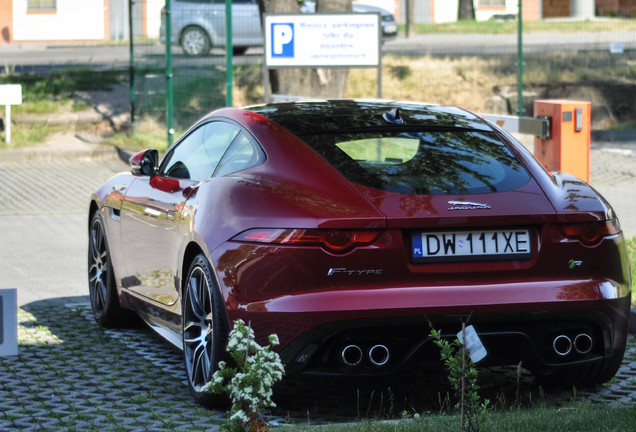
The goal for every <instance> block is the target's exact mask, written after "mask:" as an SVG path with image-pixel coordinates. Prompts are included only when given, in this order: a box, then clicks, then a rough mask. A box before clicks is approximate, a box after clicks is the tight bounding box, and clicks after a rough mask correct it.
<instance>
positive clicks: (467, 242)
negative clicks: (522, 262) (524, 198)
mask: <svg viewBox="0 0 636 432" xmlns="http://www.w3.org/2000/svg"><path fill="white" fill-rule="evenodd" d="M531 256H532V250H531V247H530V232H529V230H527V229H516V230H483V231H430V232H416V233H413V234H412V236H411V257H412V259H413V261H414V262H427V261H472V260H475V261H477V260H481V261H483V260H505V259H528V258H530V257H531Z"/></svg>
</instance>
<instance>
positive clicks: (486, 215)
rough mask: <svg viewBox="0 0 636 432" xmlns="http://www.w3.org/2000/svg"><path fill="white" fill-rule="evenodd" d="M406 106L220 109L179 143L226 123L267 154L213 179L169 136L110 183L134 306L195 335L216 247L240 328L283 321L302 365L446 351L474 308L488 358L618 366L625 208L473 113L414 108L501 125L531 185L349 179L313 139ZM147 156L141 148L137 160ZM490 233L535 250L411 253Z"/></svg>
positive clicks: (119, 251)
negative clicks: (186, 324) (173, 173)
mask: <svg viewBox="0 0 636 432" xmlns="http://www.w3.org/2000/svg"><path fill="white" fill-rule="evenodd" d="M394 107H395V104H391V103H383V102H382V103H381V102H376V103H367V102H365V103H362V102H360V103H357V102H351V101H341V102H334V103H333V104H331V105H330V104H329V103H315V104H309V103H308V104H281V105H268V106H263V107H255V108H253V109H235V108H227V109H222V110H219V111H216V112H214V113H211V114H210V115H209V116H207V117H205V118H204V119H202V120H201V121H200V123H198V124H197V125H195V126H194V127H193V128H192V129H191V130H190V131H189V132H188V133H187V134H186V136H185V137H184V138H182V139H181V140H180V141H178V142H177V143H176V144H175V146H176V147H178V146H180V145H183V146H185V145H186V144H187V140H188V136H194V135H193V134H194V133H195V132H196V130H197V128H199V127H200V128H203V127H205V125H207V124H210V123H214V122H223V123H224V124H229V125H231V126H232V127H233V128H236V130H237V131H239V132H237V135H233V136H237V137H239V138H240V137H246V139H245V142H248V141H249V142H252V143H253V145H254V146H256V147H255V148H258V149H259V151H262V154H263V155H264V157H263V158H261V159H258V160H259V162H258V163H255V164H252V165H249V164H248V165H246V166H245V167H244V168H243V169H240V170H238V171H236V172H233V173H231V174H227V175H223V176H214V175H213V176H212V178H208V179H203V180H196V181H195V180H189V179H184V178H173V177H170V176H167V175H165V174H162V173H163V172H164V171H163V170H164V169H165V167H164V166H163V165H164V164H165V163H166V160H169V155H170V152H171V151H172V150H170V151H169V152H168V155H167V156H164V158H163V159H162V160H161V161H159V162H158V165H159V166H158V167H156V171H152V173H151V174H149V175H142V174H141V173H140V172H139V171H138V170H137V171H136V172H137V173H138V174H137V175H119V176H117V177H115V178H113V179H112V180H111V181H109V182H107V183H106V184H105V185H103V186H102V187H101V188H100V189H99V190H98V191H96V193H95V194H94V195H93V205H92V208H93V209H94V211H97V210H99V211H101V212H102V213H103V214H104V215H106V216H108V217H104V218H105V219H106V221H105V226H106V231H107V232H106V234H107V237H108V239H109V243H110V251H111V254H112V262H113V266H114V274H115V279H116V284H117V290H118V295H119V299H120V302H121V304H122V305H124V306H125V307H128V308H131V309H133V310H135V311H136V312H138V313H139V314H140V315H141V316H142V317H143V318H144V319H145V320H147V321H148V322H149V323H150V324H151V325H152V326H153V328H156V329H160V332H161V334H162V335H164V336H165V337H166V338H168V339H169V340H171V341H172V342H173V343H174V344H175V345H177V346H178V345H180V343H181V339H180V338H181V314H182V309H183V307H184V305H183V303H182V301H183V300H182V299H183V292H184V291H183V290H184V289H188V280H187V278H188V274H187V273H188V269H189V266H190V263H191V262H192V261H193V259H194V257H195V256H196V255H197V254H198V253H202V254H203V255H204V256H205V257H206V259H207V260H208V261H209V263H210V267H211V268H212V269H213V285H214V286H213V288H214V289H215V290H218V295H219V298H220V299H221V301H222V302H223V304H222V305H219V307H221V309H222V310H223V313H224V314H225V316H224V319H225V321H226V323H227V325H228V326H229V325H230V323H231V322H232V321H233V320H234V319H238V318H242V319H244V320H246V321H249V322H251V324H252V327H253V328H254V329H255V331H256V334H257V338H258V339H259V340H260V341H263V338H264V337H265V336H266V335H269V334H271V333H277V334H278V336H279V338H280V340H281V346H280V348H279V349H280V352H281V355H282V356H283V359H284V362H285V363H286V364H287V365H288V370H289V372H299V373H321V374H346V375H358V374H363V375H364V374H375V373H389V372H393V371H397V370H399V369H400V368H402V367H403V366H404V365H405V364H406V363H408V362H409V361H415V362H417V361H418V355H419V354H418V353H419V352H420V351H426V350H427V349H428V348H431V346H430V344H428V342H427V335H428V332H429V330H430V328H429V327H428V326H429V322H431V323H433V324H434V325H435V326H437V327H438V328H440V329H441V330H442V332H443V334H444V335H452V334H453V332H456V331H457V328H458V326H459V325H460V319H464V320H466V319H468V317H470V319H471V323H472V324H473V325H474V326H475V327H476V328H477V330H478V332H480V334H481V335H482V336H483V337H484V338H486V339H487V340H488V346H489V349H491V350H492V352H491V354H489V360H488V361H492V362H493V363H509V364H518V363H519V361H524V362H526V361H527V367H528V368H530V369H531V370H532V371H533V372H535V373H536V374H537V375H541V374H544V373H546V372H556V373H559V372H562V371H573V370H576V371H577V372H581V375H580V376H582V377H583V378H581V379H580V380H575V379H574V378H573V381H572V382H571V383H574V382H575V381H576V383H577V384H581V385H586V384H591V383H596V382H602V381H605V380H607V379H609V378H611V377H612V376H613V374H614V373H615V371H616V369H617V368H618V365H619V364H620V359H621V358H622V355H623V354H622V353H623V351H624V349H625V335H626V326H627V315H628V312H629V299H630V291H631V281H630V270H629V264H628V261H627V260H626V249H625V243H624V239H623V236H622V233H621V232H620V225H619V223H618V220H617V219H616V217H615V215H614V212H613V210H612V208H611V206H610V205H609V204H608V203H607V202H606V201H605V200H604V199H603V198H602V197H601V196H599V195H598V194H597V193H596V192H595V191H594V190H593V189H592V188H591V187H590V186H589V185H587V184H586V183H584V182H582V181H580V180H578V179H576V178H574V177H572V176H569V175H567V174H561V173H549V172H547V171H546V170H545V169H544V168H543V167H542V166H541V165H540V164H539V163H538V162H537V161H536V160H535V159H534V158H533V157H532V155H530V154H529V153H528V152H527V151H526V150H525V149H524V148H523V146H521V145H520V144H519V143H517V142H516V141H513V140H512V139H511V138H509V136H508V135H507V134H505V133H504V132H502V131H500V130H499V129H496V128H494V129H493V127H492V126H491V125H488V124H486V123H484V122H481V121H480V120H479V119H478V118H477V117H475V116H473V115H472V114H470V113H468V112H464V111H461V110H456V109H450V108H444V107H430V106H415V105H413V106H411V105H409V106H407V107H403V111H402V112H403V114H402V116H403V118H404V119H405V121H406V122H407V124H409V127H411V128H412V129H414V128H420V127H421V128H427V127H433V128H436V127H438V126H439V127H440V128H442V129H443V130H455V129H458V130H470V131H477V132H478V133H484V134H489V136H495V137H497V138H498V139H499V140H501V142H502V143H503V145H504V146H506V148H507V149H509V150H510V152H511V154H513V155H514V157H515V158H516V159H517V160H518V161H519V162H520V163H521V165H522V166H523V169H524V170H525V171H527V173H528V174H529V176H528V180H527V181H526V182H525V183H523V184H522V185H520V186H518V187H515V188H514V189H511V190H504V191H501V192H492V191H491V192H488V193H486V192H484V193H474V194H468V193H466V194H463V193H458V194H454V195H447V194H428V195H427V194H415V193H400V192H396V191H395V190H390V189H389V188H384V189H382V188H378V187H372V186H369V185H363V184H361V183H360V182H354V181H349V180H347V178H346V177H345V176H344V175H343V174H341V172H340V171H339V170H338V169H337V168H336V167H335V166H334V165H332V164H331V163H330V162H328V161H327V159H326V158H325V157H323V156H322V155H321V154H319V153H318V151H316V150H314V149H313V148H312V147H310V145H308V144H307V143H306V142H305V141H304V140H303V138H302V137H303V136H304V135H303V133H305V134H312V133H314V132H315V131H314V129H320V128H327V127H328V125H330V124H332V122H333V123H338V122H341V123H342V124H343V125H345V126H346V127H348V128H350V127H353V126H355V125H356V124H358V123H360V124H364V127H365V128H366V127H368V128H374V127H375V128H377V129H379V130H384V129H383V128H386V130H389V131H391V130H394V129H391V128H395V126H394V125H389V126H387V125H386V124H385V122H384V120H382V115H381V114H382V113H384V112H386V111H388V110H389V109H392V108H394ZM400 108H401V109H402V107H400ZM291 111H293V112H294V113H296V112H299V113H301V114H302V115H303V116H304V117H303V118H302V119H301V120H302V121H301V122H300V123H299V124H297V125H296V124H291V125H290V123H293V122H292V120H293V116H292V114H290V112H291ZM367 113H368V114H367ZM301 114H299V115H301ZM294 115H296V114H294ZM288 116H289V117H288ZM313 116H316V117H315V120H314V117H313ZM357 122H358V123H357ZM409 122H411V123H409ZM436 122H439V123H436ZM303 128H304V129H303ZM361 129H364V128H361ZM435 130H437V129H435ZM204 136H205V135H204ZM237 140H238V138H237ZM184 143H186V144H184ZM228 145H229V144H228ZM229 153H231V152H227V154H229ZM144 154H145V153H143V152H142V153H140V154H138V155H136V156H135V157H133V159H132V160H131V164H132V165H133V167H139V166H141V165H142V162H143V161H142V159H143V157H144ZM150 160H151V159H150ZM245 160H247V157H246V158H245ZM239 162H240V160H239ZM489 229H501V230H506V229H508V230H526V231H527V235H528V236H529V237H528V246H529V248H530V253H529V254H528V256H525V257H523V258H517V259H513V258H506V257H495V258H492V257H491V258H489V259H486V260H479V259H463V260H455V261H448V262H445V261H434V262H418V261H417V260H415V259H414V258H412V257H411V249H412V244H411V242H412V240H411V239H412V234H413V233H420V232H431V231H432V232H439V233H443V232H446V231H448V232H451V231H452V232H460V231H462V230H464V231H467V230H475V231H476V232H479V230H482V231H486V230H489ZM526 231H524V232H526ZM559 332H563V333H564V334H568V335H570V333H572V332H574V333H577V332H583V333H586V334H588V333H589V334H590V336H591V337H592V338H593V340H594V343H593V349H592V350H591V351H590V352H589V353H580V354H577V355H573V356H570V357H563V358H562V357H559V356H558V355H557V354H555V353H554V352H553V351H552V350H551V348H550V343H551V340H552V339H553V338H554V337H555V335H556V334H558V333H559ZM574 336H575V335H574ZM551 338H552V339H551ZM345 343H347V344H350V343H355V344H359V345H360V346H362V347H364V346H366V345H369V344H376V343H381V344H385V345H386V346H387V347H388V348H389V349H390V350H391V352H392V355H391V361H390V362H389V363H388V364H387V365H383V366H382V367H381V368H375V367H373V366H371V365H361V366H359V367H358V366H356V367H354V366H351V365H346V364H343V363H342V360H341V359H340V354H339V353H340V350H342V346H343V344H345ZM416 347H418V348H417V349H416ZM510 347H515V348H513V349H511V348H510ZM504 348H505V349H504ZM506 356H507V357H506ZM524 364H526V363H524ZM599 371H600V372H599Z"/></svg>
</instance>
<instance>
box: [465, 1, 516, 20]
mask: <svg viewBox="0 0 636 432" xmlns="http://www.w3.org/2000/svg"><path fill="white" fill-rule="evenodd" d="M474 4H475V19H476V20H477V21H487V20H489V19H491V18H492V17H493V16H494V15H517V12H518V11H519V1H518V0H506V7H505V9H481V10H480V9H479V8H478V6H477V5H478V1H475V2H474Z"/></svg>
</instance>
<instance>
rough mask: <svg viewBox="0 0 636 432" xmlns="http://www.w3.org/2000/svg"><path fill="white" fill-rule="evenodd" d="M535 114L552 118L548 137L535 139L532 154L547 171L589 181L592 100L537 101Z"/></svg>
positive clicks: (535, 102)
mask: <svg viewBox="0 0 636 432" xmlns="http://www.w3.org/2000/svg"><path fill="white" fill-rule="evenodd" d="M534 116H535V117H549V118H551V119H552V121H551V131H550V136H549V138H548V139H542V138H541V137H535V139H534V157H535V158H537V159H538V160H539V161H540V162H541V163H542V164H543V165H544V166H545V167H546V168H547V169H548V170H550V171H562V172H567V173H568V174H572V175H574V176H576V177H578V178H579V179H581V180H583V181H585V182H586V183H589V182H590V147H591V141H592V128H591V118H592V103H591V102H586V101H571V100H536V101H534Z"/></svg>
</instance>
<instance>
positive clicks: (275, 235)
mask: <svg viewBox="0 0 636 432" xmlns="http://www.w3.org/2000/svg"><path fill="white" fill-rule="evenodd" d="M380 234H381V231H377V230H336V229H333V230H321V229H280V228H272V229H266V228H258V229H252V230H249V231H245V232H242V233H241V234H239V235H237V236H236V237H234V238H233V239H232V240H234V241H242V242H252V243H269V244H281V245H297V246H320V247H322V248H324V249H326V250H328V251H330V252H333V253H345V252H348V251H350V250H352V249H353V248H356V247H358V246H365V245H369V244H371V243H373V242H374V241H376V240H377V238H378V237H379V236H380Z"/></svg>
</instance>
